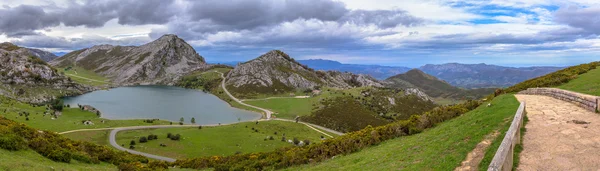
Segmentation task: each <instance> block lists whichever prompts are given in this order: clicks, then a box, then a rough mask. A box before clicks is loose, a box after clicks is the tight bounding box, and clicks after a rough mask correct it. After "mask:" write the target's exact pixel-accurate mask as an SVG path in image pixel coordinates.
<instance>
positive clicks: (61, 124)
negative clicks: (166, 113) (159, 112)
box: [0, 98, 170, 132]
mask: <svg viewBox="0 0 600 171" xmlns="http://www.w3.org/2000/svg"><path fill="white" fill-rule="evenodd" d="M1 100H2V103H0V111H5V110H6V112H3V113H1V114H0V116H4V117H6V118H8V119H11V120H14V121H17V122H21V123H24V124H26V125H28V126H31V127H33V128H37V129H41V130H48V131H55V132H63V131H69V130H76V129H93V128H111V127H123V126H138V125H168V124H170V122H168V121H160V120H159V121H154V123H152V124H150V123H146V122H143V120H108V119H104V118H99V117H98V116H96V114H95V113H91V112H87V111H82V110H80V109H79V108H65V109H64V110H63V111H62V115H61V116H59V117H58V118H56V119H52V116H51V115H46V116H44V112H45V111H46V108H45V107H32V106H31V105H28V104H24V103H20V102H17V101H14V100H8V99H6V98H3V99H1ZM20 112H28V113H30V116H29V120H26V117H25V116H20V115H19V113H20ZM84 120H91V121H92V122H93V123H94V125H84V124H83V123H82V121H84ZM102 121H104V123H102Z"/></svg>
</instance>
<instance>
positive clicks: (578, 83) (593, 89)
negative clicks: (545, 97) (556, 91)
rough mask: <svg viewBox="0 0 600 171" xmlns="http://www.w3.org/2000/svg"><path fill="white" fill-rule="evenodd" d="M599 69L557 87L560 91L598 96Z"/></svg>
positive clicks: (599, 88)
mask: <svg viewBox="0 0 600 171" xmlns="http://www.w3.org/2000/svg"><path fill="white" fill-rule="evenodd" d="M599 78H600V68H596V69H593V70H590V71H588V72H587V73H585V74H581V75H579V76H577V78H576V79H574V80H571V81H569V82H568V83H565V84H562V85H560V86H558V88H560V89H564V90H570V91H575V92H580V93H584V94H590V95H595V96H600V79H599Z"/></svg>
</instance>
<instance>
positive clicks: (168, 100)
mask: <svg viewBox="0 0 600 171" xmlns="http://www.w3.org/2000/svg"><path fill="white" fill-rule="evenodd" d="M64 100H65V104H70V105H71V106H77V104H81V105H91V106H94V107H95V108H97V109H99V110H100V111H101V112H102V117H103V118H107V119H154V118H156V119H163V120H170V121H174V122H179V118H181V117H183V118H184V119H185V123H190V120H191V118H192V117H194V118H196V123H197V124H218V123H233V122H238V118H239V119H241V121H248V120H255V119H259V118H260V114H258V113H254V112H249V111H245V110H240V109H236V108H233V107H231V106H229V104H227V102H225V101H223V100H221V99H219V98H218V97H216V96H214V95H212V94H208V93H204V92H201V91H198V90H191V89H184V88H178V87H168V86H136V87H120V88H115V89H110V90H109V91H106V90H100V91H95V92H91V93H88V94H84V95H81V96H77V97H68V98H65V99H64Z"/></svg>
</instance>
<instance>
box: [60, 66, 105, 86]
mask: <svg viewBox="0 0 600 171" xmlns="http://www.w3.org/2000/svg"><path fill="white" fill-rule="evenodd" d="M58 70H59V71H60V72H64V73H65V75H66V76H68V77H70V78H71V80H73V81H75V82H77V83H79V84H85V85H91V86H103V85H108V84H110V81H109V80H108V79H107V78H105V77H103V76H101V75H98V74H96V73H94V72H92V71H88V70H85V69H83V68H80V67H73V68H71V69H69V70H65V68H58ZM81 77H83V78H81ZM86 78H87V79H86Z"/></svg>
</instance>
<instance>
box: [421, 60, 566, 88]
mask: <svg viewBox="0 0 600 171" xmlns="http://www.w3.org/2000/svg"><path fill="white" fill-rule="evenodd" d="M419 69H420V70H422V71H423V72H425V73H427V74H430V75H433V76H435V77H437V78H440V79H441V80H445V81H446V82H448V83H449V84H451V85H453V86H457V87H462V88H486V87H508V86H512V85H515V84H517V83H520V82H523V81H525V80H528V79H531V78H535V77H539V76H542V75H546V74H548V73H551V72H554V71H557V70H559V69H561V67H522V68H515V67H503V66H497V65H487V64H459V63H447V64H440V65H433V64H427V65H424V66H422V67H420V68H419Z"/></svg>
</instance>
